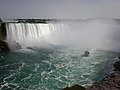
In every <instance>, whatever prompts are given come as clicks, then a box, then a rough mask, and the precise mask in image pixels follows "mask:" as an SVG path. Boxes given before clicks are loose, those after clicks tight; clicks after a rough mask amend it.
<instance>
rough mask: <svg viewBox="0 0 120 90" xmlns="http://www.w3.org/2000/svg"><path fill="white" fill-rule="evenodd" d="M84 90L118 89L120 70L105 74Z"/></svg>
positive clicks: (119, 88) (119, 86) (119, 87)
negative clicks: (97, 81)
mask: <svg viewBox="0 0 120 90" xmlns="http://www.w3.org/2000/svg"><path fill="white" fill-rule="evenodd" d="M86 90H120V72H114V73H112V74H110V75H107V76H106V77H104V78H103V79H102V80H101V81H100V82H99V83H98V84H96V85H92V86H91V87H89V88H88V89H86Z"/></svg>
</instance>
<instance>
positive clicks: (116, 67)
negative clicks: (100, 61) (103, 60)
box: [114, 61, 120, 71]
mask: <svg viewBox="0 0 120 90" xmlns="http://www.w3.org/2000/svg"><path fill="white" fill-rule="evenodd" d="M114 68H115V70H116V71H117V70H118V71H120V61H117V62H115V63H114Z"/></svg>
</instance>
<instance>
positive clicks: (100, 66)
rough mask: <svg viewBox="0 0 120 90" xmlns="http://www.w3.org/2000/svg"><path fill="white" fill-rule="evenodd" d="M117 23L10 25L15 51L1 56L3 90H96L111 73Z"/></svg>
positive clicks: (9, 35) (10, 40) (116, 47)
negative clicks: (78, 88) (76, 89)
mask: <svg viewBox="0 0 120 90" xmlns="http://www.w3.org/2000/svg"><path fill="white" fill-rule="evenodd" d="M119 24H120V23H119V22H118V21H117V20H106V19H105V20H104V19H102V20H99V19H92V20H80V21H76V22H73V21H69V22H59V21H58V22H55V23H46V24H43V23H6V29H7V39H6V41H7V42H8V44H9V47H10V49H11V52H9V53H7V54H6V53H2V54H0V89H1V90H8V89H9V90H62V89H63V88H64V87H66V86H72V85H74V84H79V85H82V86H85V87H88V86H90V85H92V84H93V83H95V82H97V81H99V80H100V79H102V78H103V77H104V76H105V75H106V74H108V73H110V72H111V71H112V70H113V66H112V64H113V63H114V62H115V61H116V60H117V58H116V57H117V56H118V54H119V48H120V43H119V37H120V36H119V34H120V26H119ZM85 51H88V52H89V55H88V56H85V55H84V54H85Z"/></svg>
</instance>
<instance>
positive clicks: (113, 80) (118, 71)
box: [63, 57, 120, 90]
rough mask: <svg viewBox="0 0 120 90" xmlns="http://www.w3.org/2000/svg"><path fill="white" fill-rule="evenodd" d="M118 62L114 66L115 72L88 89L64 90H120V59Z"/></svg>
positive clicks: (65, 89)
mask: <svg viewBox="0 0 120 90" xmlns="http://www.w3.org/2000/svg"><path fill="white" fill-rule="evenodd" d="M118 59H119V60H118V61H117V62H115V63H114V64H113V66H114V71H113V72H112V73H111V74H109V75H107V76H106V77H104V78H103V79H102V80H100V81H99V82H98V83H97V84H94V85H92V86H90V87H88V88H84V87H82V86H79V85H74V86H72V87H66V88H64V89H63V90H120V57H118Z"/></svg>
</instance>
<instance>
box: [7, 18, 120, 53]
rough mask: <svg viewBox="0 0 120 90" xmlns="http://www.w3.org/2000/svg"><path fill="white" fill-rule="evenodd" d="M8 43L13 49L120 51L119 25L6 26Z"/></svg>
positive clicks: (112, 22) (110, 22) (107, 22)
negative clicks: (71, 48) (78, 48)
mask: <svg viewBox="0 0 120 90" xmlns="http://www.w3.org/2000/svg"><path fill="white" fill-rule="evenodd" d="M6 29H7V41H8V43H9V46H10V47H11V48H13V47H14V44H16V43H19V44H20V45H21V46H22V47H23V48H26V47H49V46H51V45H53V46H54V45H60V46H61V45H62V46H76V47H80V48H100V49H107V50H108V49H109V50H118V51H119V48H120V43H119V33H120V26H119V24H117V23H116V21H115V20H88V21H87V20H86V21H80V22H60V23H47V24H43V23H7V24H6Z"/></svg>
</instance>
